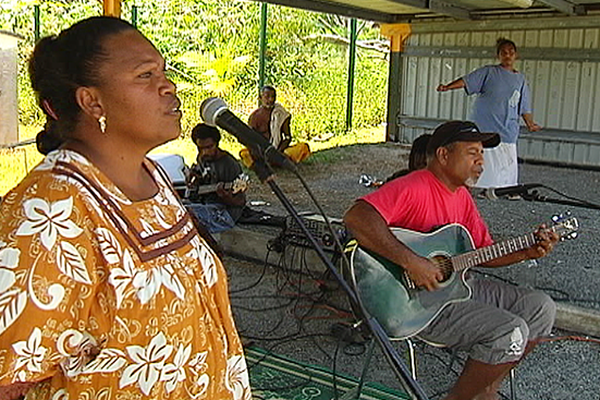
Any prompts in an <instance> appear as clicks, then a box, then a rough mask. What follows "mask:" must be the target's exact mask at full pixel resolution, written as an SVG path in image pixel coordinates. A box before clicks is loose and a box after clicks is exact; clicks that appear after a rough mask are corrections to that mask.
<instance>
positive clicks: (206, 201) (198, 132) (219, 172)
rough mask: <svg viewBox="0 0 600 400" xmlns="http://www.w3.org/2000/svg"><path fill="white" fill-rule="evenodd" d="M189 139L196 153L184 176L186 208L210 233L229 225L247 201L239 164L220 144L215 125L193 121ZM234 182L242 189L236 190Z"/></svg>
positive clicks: (219, 136)
mask: <svg viewBox="0 0 600 400" xmlns="http://www.w3.org/2000/svg"><path fill="white" fill-rule="evenodd" d="M192 141H193V142H194V144H195V145H196V147H197V148H198V156H197V158H196V163H195V164H193V165H192V167H191V168H190V170H189V173H188V178H187V188H188V190H187V195H186V198H187V200H189V201H190V202H191V203H190V204H188V208H190V209H191V210H192V211H193V212H194V214H195V215H196V217H198V219H199V220H200V222H202V223H203V224H204V225H205V226H206V228H207V230H208V231H209V232H210V233H219V232H223V231H225V230H227V229H231V228H233V227H234V225H235V223H236V222H237V221H238V220H239V218H240V217H241V216H242V213H243V209H244V206H245V205H246V195H245V194H244V192H245V189H246V188H245V184H244V179H243V178H242V177H243V174H242V167H241V166H240V164H239V162H238V161H237V160H236V159H235V158H234V157H233V156H232V155H231V154H230V153H228V152H227V151H225V150H222V149H221V148H219V142H220V141H221V133H220V132H219V130H218V129H217V128H215V127H213V126H209V125H206V124H203V123H201V124H198V125H196V126H195V127H194V129H193V130H192ZM234 182H237V183H239V184H240V186H241V189H243V190H236V189H237V188H235V184H234ZM232 186H233V187H232Z"/></svg>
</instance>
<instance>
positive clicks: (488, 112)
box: [462, 65, 531, 143]
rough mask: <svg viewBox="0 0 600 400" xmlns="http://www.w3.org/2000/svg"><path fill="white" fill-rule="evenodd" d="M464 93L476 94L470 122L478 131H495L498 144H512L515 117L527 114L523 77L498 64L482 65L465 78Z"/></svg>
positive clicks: (516, 131) (527, 97)
mask: <svg viewBox="0 0 600 400" xmlns="http://www.w3.org/2000/svg"><path fill="white" fill-rule="evenodd" d="M462 79H463V81H464V82H465V91H466V92H467V94H469V95H471V94H478V96H477V98H476V99H475V104H474V105H473V111H472V114H471V119H472V120H473V122H475V123H476V124H477V126H478V127H479V129H480V130H481V131H482V132H497V133H499V134H500V138H501V140H502V142H505V143H516V142H517V138H518V136H519V129H520V128H519V127H520V125H519V117H520V116H521V115H523V114H529V113H531V95H530V92H529V86H528V85H527V82H526V81H525V75H523V74H522V73H520V72H512V71H509V70H507V69H505V68H502V67H501V66H500V65H486V66H484V67H481V68H479V69H476V70H475V71H473V72H471V73H469V74H467V75H465V76H464V77H463V78H462Z"/></svg>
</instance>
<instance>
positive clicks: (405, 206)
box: [361, 169, 493, 248]
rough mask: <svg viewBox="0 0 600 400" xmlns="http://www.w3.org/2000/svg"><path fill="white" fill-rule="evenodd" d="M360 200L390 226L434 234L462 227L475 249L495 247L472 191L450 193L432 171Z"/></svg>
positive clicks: (461, 189)
mask: <svg viewBox="0 0 600 400" xmlns="http://www.w3.org/2000/svg"><path fill="white" fill-rule="evenodd" d="M361 199H362V200H364V201H366V202H367V203H369V204H370V205H372V206H373V207H375V209H376V210H377V211H378V212H379V214H381V216H382V217H383V219H384V220H385V221H386V222H387V224H388V226H393V227H398V228H405V229H410V230H413V231H418V232H431V231H433V230H434V229H436V228H438V227H440V226H443V225H447V224H451V223H459V224H461V225H462V226H464V227H465V228H466V229H467V230H468V231H469V233H470V234H471V236H472V237H473V242H474V245H475V247H477V248H479V247H483V246H489V245H490V244H492V243H493V241H492V238H491V236H490V233H489V231H488V228H487V225H486V224H485V222H484V221H483V219H482V218H481V215H480V214H479V211H478V210H477V206H476V205H475V202H474V201H473V197H471V194H470V193H469V191H468V190H467V189H466V188H465V187H462V186H461V187H459V188H458V189H457V190H456V191H455V192H452V191H450V189H448V187H447V186H446V185H444V184H443V183H442V182H441V181H440V180H439V179H437V178H436V177H435V175H433V173H431V172H430V171H429V170H426V169H423V170H419V171H415V172H413V173H411V174H408V175H406V176H403V177H401V178H398V179H395V180H393V181H392V182H389V183H386V184H385V185H383V186H382V187H381V188H379V189H378V190H376V191H374V192H372V193H369V194H368V195H366V196H364V197H362V198H361Z"/></svg>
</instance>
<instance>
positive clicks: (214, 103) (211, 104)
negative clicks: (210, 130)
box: [200, 97, 229, 126]
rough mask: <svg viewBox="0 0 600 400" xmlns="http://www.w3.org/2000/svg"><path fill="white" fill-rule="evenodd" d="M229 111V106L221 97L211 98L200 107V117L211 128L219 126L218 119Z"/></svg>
mask: <svg viewBox="0 0 600 400" xmlns="http://www.w3.org/2000/svg"><path fill="white" fill-rule="evenodd" d="M227 110H229V106H228V105H227V103H225V100H223V99H221V98H219V97H209V98H208V99H206V100H204V101H203V102H202V104H201V105H200V115H201V116H202V119H203V120H204V122H205V123H206V125H210V126H217V117H218V116H219V115H220V114H221V113H222V112H224V111H227Z"/></svg>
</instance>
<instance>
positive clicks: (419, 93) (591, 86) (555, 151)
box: [398, 21, 600, 165]
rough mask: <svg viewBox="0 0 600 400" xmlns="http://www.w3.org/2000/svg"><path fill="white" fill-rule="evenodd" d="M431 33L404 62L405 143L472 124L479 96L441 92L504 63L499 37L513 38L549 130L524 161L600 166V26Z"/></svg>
mask: <svg viewBox="0 0 600 400" xmlns="http://www.w3.org/2000/svg"><path fill="white" fill-rule="evenodd" d="M532 27H535V23H533V21H532ZM424 31H426V28H423V27H422V26H421V27H420V29H419V32H420V33H416V34H413V35H412V36H411V37H410V38H409V39H408V41H407V43H406V50H405V54H403V57H402V63H403V65H402V71H403V73H402V91H401V98H402V100H401V104H402V106H401V112H400V116H399V121H398V122H399V125H400V140H403V141H412V139H414V137H416V136H418V135H420V134H421V133H423V132H424V131H427V130H429V129H431V128H432V127H434V126H435V125H437V123H439V122H440V121H442V120H448V119H468V117H469V114H470V110H471V106H472V103H473V100H474V97H473V96H466V95H465V93H464V91H462V90H455V91H451V92H446V93H438V92H436V90H435V88H436V86H437V85H438V84H440V83H448V82H450V81H452V80H454V79H456V78H458V77H460V76H462V75H464V74H466V73H468V72H470V71H473V70H474V69H476V68H478V67H480V66H483V65H486V64H494V63H496V62H497V61H496V60H495V58H494V55H495V54H494V53H495V43H496V39H497V38H498V37H507V38H509V39H511V40H513V41H514V42H515V43H516V44H517V46H518V47H519V52H520V54H521V58H522V60H520V61H519V62H518V64H517V68H518V69H519V70H521V71H522V72H523V73H524V74H525V75H526V77H527V80H528V82H529V85H530V88H531V92H532V105H533V110H534V111H533V115H534V119H535V121H536V122H537V123H538V124H540V125H542V126H543V127H544V128H545V129H544V130H543V131H541V132H539V133H536V134H523V135H522V136H521V140H520V141H519V151H520V155H521V156H522V157H524V158H529V159H535V160H539V161H551V162H560V163H566V164H577V165H600V28H577V29H564V28H563V29H540V28H537V29H532V30H506V31H501V30H498V31H473V32H469V31H464V32H438V33H427V32H424ZM527 55H529V58H527Z"/></svg>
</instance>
